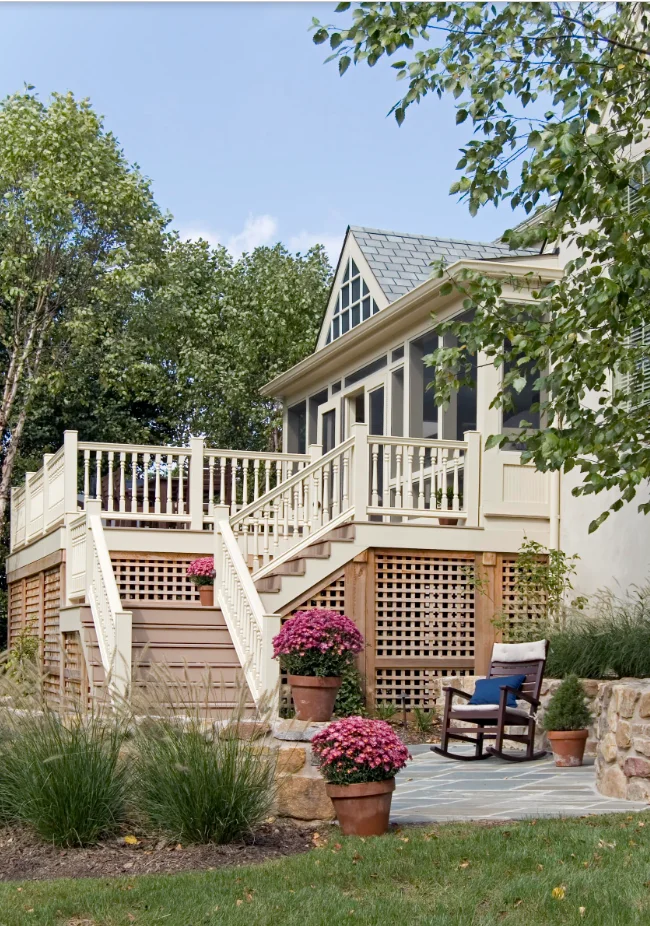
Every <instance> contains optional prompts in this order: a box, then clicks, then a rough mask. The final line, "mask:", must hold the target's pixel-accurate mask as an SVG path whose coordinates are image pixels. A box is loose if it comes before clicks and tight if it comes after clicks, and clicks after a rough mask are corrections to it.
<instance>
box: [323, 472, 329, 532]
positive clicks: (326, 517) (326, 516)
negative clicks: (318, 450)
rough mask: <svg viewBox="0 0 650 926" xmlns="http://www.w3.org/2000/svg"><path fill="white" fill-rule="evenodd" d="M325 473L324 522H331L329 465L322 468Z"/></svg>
mask: <svg viewBox="0 0 650 926" xmlns="http://www.w3.org/2000/svg"><path fill="white" fill-rule="evenodd" d="M322 473H323V522H324V523H325V524H327V522H328V521H329V520H330V468H329V464H327V463H326V464H325V466H323V467H322Z"/></svg>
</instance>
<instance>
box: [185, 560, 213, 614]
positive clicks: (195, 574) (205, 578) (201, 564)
mask: <svg viewBox="0 0 650 926" xmlns="http://www.w3.org/2000/svg"><path fill="white" fill-rule="evenodd" d="M187 574H188V576H189V577H190V580H191V581H192V582H193V583H194V584H195V585H198V587H199V597H200V599H201V604H202V605H205V606H206V607H212V605H213V604H214V577H215V571H214V559H213V558H212V557H211V556H202V557H201V559H194V560H192V562H191V563H190V565H189V566H188V567H187Z"/></svg>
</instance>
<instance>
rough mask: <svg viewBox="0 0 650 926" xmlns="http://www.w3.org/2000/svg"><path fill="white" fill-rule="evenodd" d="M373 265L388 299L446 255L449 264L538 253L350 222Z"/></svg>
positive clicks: (409, 286)
mask: <svg viewBox="0 0 650 926" xmlns="http://www.w3.org/2000/svg"><path fill="white" fill-rule="evenodd" d="M350 232H351V233H352V234H353V235H354V237H355V239H356V241H357V243H358V245H359V247H360V248H361V250H362V251H363V254H364V257H365V258H366V260H367V261H368V264H369V265H370V269H371V270H372V272H373V273H374V275H375V277H376V278H377V282H378V283H379V285H380V286H381V288H382V290H383V291H384V293H385V295H386V298H387V299H388V301H389V302H394V301H395V299H397V298H398V297H399V296H403V295H404V293H407V292H409V291H410V290H411V289H414V288H415V287H416V286H418V285H419V284H420V283H424V281H425V280H428V279H429V278H430V277H431V273H432V269H431V263H432V261H434V260H437V259H439V258H440V257H444V258H445V260H446V262H447V263H448V264H453V263H454V261H457V260H462V259H463V258H468V259H470V260H495V259H499V258H504V257H510V258H512V257H523V256H530V255H533V254H537V253H539V252H538V251H537V250H533V249H522V250H519V251H513V250H511V249H510V248H509V247H508V245H507V244H500V243H499V242H494V241H493V242H487V243H483V242H481V241H461V240H458V239H456V238H433V237H430V236H428V235H408V234H401V233H400V232H394V231H382V230H381V229H378V228H363V227H362V226H359V225H351V226H350Z"/></svg>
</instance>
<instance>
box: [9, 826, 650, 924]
mask: <svg viewBox="0 0 650 926" xmlns="http://www.w3.org/2000/svg"><path fill="white" fill-rule="evenodd" d="M644 824H645V825H644ZM337 838H338V837H337V835H336V831H335V835H334V836H333V837H332V836H331V831H330V835H329V841H328V843H327V845H325V846H323V847H321V848H318V849H314V850H313V851H311V852H309V853H308V854H306V855H298V856H293V857H291V858H286V859H283V860H280V861H276V862H270V863H268V864H265V865H261V866H258V867H251V868H239V869H225V870H221V871H213V872H201V873H196V874H180V875H172V876H169V875H168V876H159V875H149V876H145V877H140V878H117V879H106V880H78V881H43V882H31V883H30V882H23V883H22V884H17V883H12V884H5V885H0V924H2V926H25V924H57V926H131V924H140V926H154V924H161V926H199V924H203V923H214V924H217V923H218V924H226V926H229V924H242V926H270V924H278V926H293V924H295V926H316V924H319V926H320V924H323V926H336V924H339V923H342V922H345V923H347V922H359V923H364V924H365V923H368V924H372V923H380V924H393V923H395V924H400V926H411V924H414V923H417V924H420V923H422V924H432V926H433V924H435V926H479V924H493V923H494V924H512V926H514V924H516V926H530V924H537V923H540V924H544V926H546V924H553V923H562V924H571V923H589V924H602V926H619V924H621V926H625V924H630V926H632V924H635V926H637V924H642V923H648V922H650V815H645V814H644V815H643V816H640V815H637V814H634V815H631V814H630V815H626V816H621V815H617V816H608V817H592V818H587V819H583V820H576V821H572V820H553V821H537V822H535V823H532V822H520V823H512V824H508V825H506V826H499V827H492V828H487V827H481V826H474V825H451V826H427V827H424V828H405V829H404V830H401V831H399V832H397V833H394V834H393V833H392V834H391V835H389V836H386V837H383V838H381V839H367V840H365V841H364V840H361V839H343V838H342V839H340V842H337ZM0 864H1V860H0ZM554 889H558V890H555V895H560V896H554ZM580 908H584V910H583V911H581V909H580Z"/></svg>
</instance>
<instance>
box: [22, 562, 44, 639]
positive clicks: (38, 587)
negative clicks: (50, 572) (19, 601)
mask: <svg viewBox="0 0 650 926" xmlns="http://www.w3.org/2000/svg"><path fill="white" fill-rule="evenodd" d="M42 592H43V586H42V582H41V573H38V574H37V575H35V576H28V578H27V579H25V626H26V627H31V628H32V631H33V633H35V634H38V632H39V621H40V617H41V611H42V606H43V594H42Z"/></svg>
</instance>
